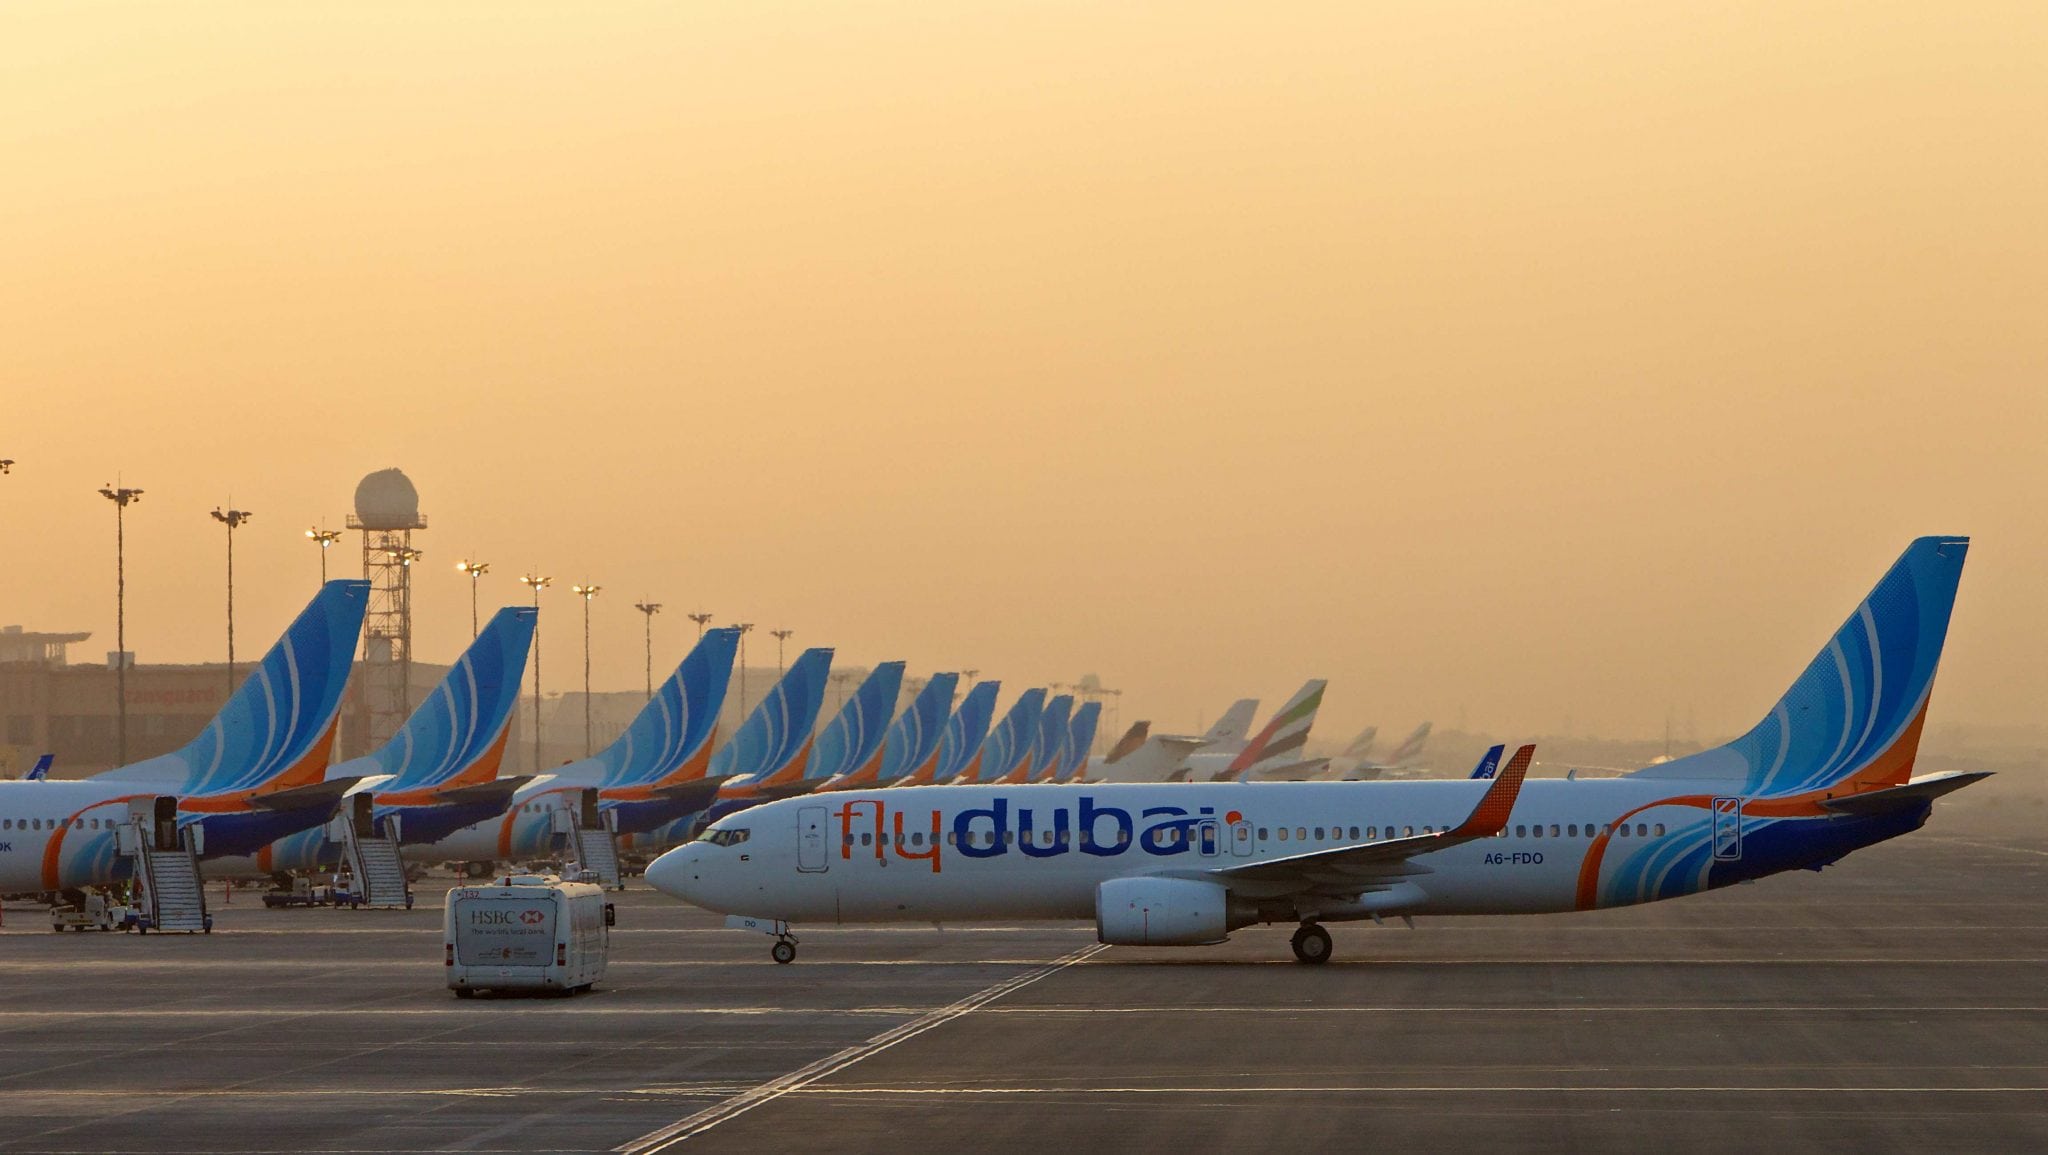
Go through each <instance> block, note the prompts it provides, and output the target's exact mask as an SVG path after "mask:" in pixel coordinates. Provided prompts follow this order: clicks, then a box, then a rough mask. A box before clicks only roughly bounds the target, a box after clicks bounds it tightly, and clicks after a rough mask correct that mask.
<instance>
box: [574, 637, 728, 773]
mask: <svg viewBox="0 0 2048 1155" xmlns="http://www.w3.org/2000/svg"><path fill="white" fill-rule="evenodd" d="M739 647H740V632H739V631H738V630H736V629H733V628H732V627H730V626H726V627H721V628H719V629H715V630H706V631H704V636H703V637H701V638H699V639H698V640H697V644H696V645H695V646H693V647H691V649H690V652H689V653H688V654H687V655H685V656H684V657H683V661H682V664H681V665H678V666H677V667H676V672H675V673H673V674H670V675H669V676H668V680H667V681H664V682H663V683H662V684H661V685H659V686H656V687H655V688H654V697H653V698H651V699H649V700H648V703H647V704H646V705H645V706H642V707H641V708H640V713H639V714H637V715H635V716H634V718H633V722H632V724H631V725H629V726H627V727H626V732H625V733H623V734H620V735H619V737H618V740H617V741H615V742H613V743H612V744H611V745H609V746H607V747H605V748H604V749H603V750H600V751H598V753H597V755H596V758H595V761H596V762H597V764H598V765H599V766H601V767H603V769H604V778H603V785H604V786H606V787H613V786H652V785H656V784H659V783H661V782H663V781H664V780H665V779H684V778H691V777H701V776H702V775H703V773H704V771H705V769H706V768H707V767H708V765H709V759H710V753H709V748H710V745H711V737H712V733H713V731H715V730H716V729H717V728H718V713H719V711H721V710H723V709H725V688H726V685H727V684H728V683H730V682H731V681H732V660H733V655H735V654H737V653H738V652H739Z"/></svg>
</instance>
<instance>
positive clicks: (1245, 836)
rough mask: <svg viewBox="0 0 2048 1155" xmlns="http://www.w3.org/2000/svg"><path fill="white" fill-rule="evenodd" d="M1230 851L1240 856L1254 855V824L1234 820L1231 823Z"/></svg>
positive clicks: (1248, 856)
mask: <svg viewBox="0 0 2048 1155" xmlns="http://www.w3.org/2000/svg"><path fill="white" fill-rule="evenodd" d="M1230 853H1232V854H1234V855H1236V856H1237V857H1239V858H1250V857H1251V856H1252V824H1251V823H1249V822H1233V823H1231V824H1230Z"/></svg>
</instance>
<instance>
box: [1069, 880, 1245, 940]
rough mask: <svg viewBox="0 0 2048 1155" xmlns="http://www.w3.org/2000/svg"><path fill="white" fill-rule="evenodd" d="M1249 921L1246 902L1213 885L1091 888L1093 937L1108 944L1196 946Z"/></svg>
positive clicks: (1136, 883) (1133, 883) (1142, 883)
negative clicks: (1093, 893) (1093, 923)
mask: <svg viewBox="0 0 2048 1155" xmlns="http://www.w3.org/2000/svg"><path fill="white" fill-rule="evenodd" d="M1254 921H1256V919H1255V912H1254V911H1253V909H1252V907H1251V904H1249V903H1247V902H1244V901H1243V900H1241V899H1240V900H1236V901H1233V900H1232V899H1231V897H1230V891H1229V890H1228V889H1227V888H1225V887H1223V886H1221V885H1219V884H1217V883H1214V882H1198V881H1195V880H1193V879H1186V878H1156V877H1142V878H1112V879H1110V880H1109V881H1108V882H1105V883H1103V884H1102V885H1101V886H1098V887H1096V888H1095V937H1096V938H1097V939H1098V940H1100V941H1102V942H1106V943H1108V944H1110V945H1111V946H1201V945H1203V944H1205V943H1212V942H1222V941H1223V940H1224V939H1226V938H1228V937H1230V932H1231V931H1233V930H1236V929H1237V928H1238V927H1241V926H1249V925H1251V924H1252V923H1253V922H1254Z"/></svg>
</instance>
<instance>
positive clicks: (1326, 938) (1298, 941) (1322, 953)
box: [1294, 922, 1330, 966]
mask: <svg viewBox="0 0 2048 1155" xmlns="http://www.w3.org/2000/svg"><path fill="white" fill-rule="evenodd" d="M1294 957H1295V960H1296V961H1297V962H1305V963H1308V964H1309V965H1311V966H1321V965H1322V964H1323V963H1326V962H1329V961H1330V932H1329V931H1327V930H1324V929H1323V928H1322V927H1320V926H1317V925H1316V924H1315V923H1312V922H1305V923H1302V924H1301V929H1300V930H1297V931H1295V932H1294Z"/></svg>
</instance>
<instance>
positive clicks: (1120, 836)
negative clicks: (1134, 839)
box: [1116, 830, 1131, 846]
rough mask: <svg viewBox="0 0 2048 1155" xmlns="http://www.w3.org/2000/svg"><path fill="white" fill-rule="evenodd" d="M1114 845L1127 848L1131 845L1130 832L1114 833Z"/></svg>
mask: <svg viewBox="0 0 2048 1155" xmlns="http://www.w3.org/2000/svg"><path fill="white" fill-rule="evenodd" d="M1116 844H1117V845H1118V846H1129V845H1130V844H1131V832H1130V831H1128V830H1118V831H1117V832H1116Z"/></svg>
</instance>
